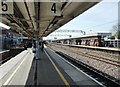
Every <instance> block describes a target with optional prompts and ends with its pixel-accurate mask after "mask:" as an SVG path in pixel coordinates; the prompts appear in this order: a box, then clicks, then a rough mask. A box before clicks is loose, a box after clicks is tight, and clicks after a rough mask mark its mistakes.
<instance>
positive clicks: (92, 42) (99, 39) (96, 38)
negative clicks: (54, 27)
mask: <svg viewBox="0 0 120 87" xmlns="http://www.w3.org/2000/svg"><path fill="white" fill-rule="evenodd" d="M109 35H110V34H109V33H97V34H92V35H84V36H81V37H77V38H68V39H59V40H53V41H52V42H55V43H61V44H74V45H85V46H98V47H105V46H107V47H120V46H119V44H120V40H114V41H113V40H112V41H111V40H109V41H108V40H104V37H106V36H109Z"/></svg>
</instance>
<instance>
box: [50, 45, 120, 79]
mask: <svg viewBox="0 0 120 87" xmlns="http://www.w3.org/2000/svg"><path fill="white" fill-rule="evenodd" d="M48 47H49V48H52V49H53V50H55V51H61V52H63V53H65V54H67V55H69V56H71V57H73V58H75V59H77V60H79V61H81V62H83V63H85V64H87V65H89V66H92V67H94V68H95V69H97V70H100V71H102V72H103V73H106V74H108V75H110V76H112V77H114V78H116V79H120V78H119V69H120V67H118V66H115V65H111V64H108V63H105V62H102V61H99V60H95V59H91V58H88V57H85V56H81V55H79V54H76V53H75V52H84V53H86V54H88V53H89V54H92V55H93V54H94V55H97V56H101V57H105V58H107V59H113V60H116V61H118V55H119V54H118V55H115V54H112V53H106V52H100V51H93V50H87V49H81V48H73V47H69V46H63V45H55V44H54V45H53V44H49V45H48ZM73 51H74V52H73Z"/></svg>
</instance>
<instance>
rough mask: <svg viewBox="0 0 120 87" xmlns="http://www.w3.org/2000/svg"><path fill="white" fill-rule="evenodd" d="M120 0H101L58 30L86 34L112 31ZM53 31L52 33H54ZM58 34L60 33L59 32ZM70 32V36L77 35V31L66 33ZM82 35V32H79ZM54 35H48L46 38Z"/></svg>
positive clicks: (115, 22)
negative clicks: (83, 32)
mask: <svg viewBox="0 0 120 87" xmlns="http://www.w3.org/2000/svg"><path fill="white" fill-rule="evenodd" d="M119 1H120V0H103V1H101V2H100V3H98V4H97V5H95V6H93V7H92V8H90V9H88V10H87V11H85V12H84V13H82V14H81V15H79V16H78V17H76V18H74V19H73V20H71V21H70V22H68V23H67V24H65V25H63V26H62V27H60V28H59V29H58V30H65V29H67V30H74V29H75V30H83V31H85V32H86V34H92V33H98V32H100V33H101V32H103V33H104V32H107V33H109V32H112V29H113V26H115V25H116V24H117V23H118V2H119ZM54 34H55V33H53V35H54ZM59 34H60V33H59ZM67 34H69V35H70V34H72V37H77V36H79V35H80V32H79V33H67ZM62 35H63V36H61V37H60V36H59V37H57V36H55V37H57V38H66V37H67V36H64V35H65V33H62ZM81 35H82V33H81ZM50 38H51V39H53V38H54V37H53V36H52V37H49V36H48V39H50Z"/></svg>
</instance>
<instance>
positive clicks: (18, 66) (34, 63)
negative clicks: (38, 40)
mask: <svg viewBox="0 0 120 87" xmlns="http://www.w3.org/2000/svg"><path fill="white" fill-rule="evenodd" d="M23 55H24V56H23ZM9 61H10V62H9ZM9 61H8V62H6V63H4V65H1V66H0V68H2V69H1V70H3V69H4V72H6V74H3V75H2V77H1V82H2V84H1V85H13V86H14V85H23V86H57V87H58V86H60V87H61V86H63V87H72V86H77V87H79V86H92V87H93V86H95V87H101V84H100V83H99V82H97V81H96V80H94V79H93V78H91V77H90V76H88V75H87V74H85V73H84V72H82V71H80V70H79V69H78V68H76V67H75V66H74V65H72V64H70V63H69V62H68V61H66V60H65V59H63V58H62V57H61V56H59V55H58V54H56V53H55V52H53V51H52V50H50V49H49V48H47V47H45V49H44V51H40V58H39V59H37V60H36V59H35V58H34V56H33V53H32V49H28V50H25V51H23V52H22V53H20V54H18V55H17V56H16V57H15V58H12V59H11V60H9ZM15 61H16V62H15ZM10 65H12V67H11V66H10ZM5 67H6V69H7V70H5ZM10 67H11V68H10ZM4 72H2V73H4ZM2 73H1V74H2Z"/></svg>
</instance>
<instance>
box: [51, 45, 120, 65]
mask: <svg viewBox="0 0 120 87" xmlns="http://www.w3.org/2000/svg"><path fill="white" fill-rule="evenodd" d="M49 48H51V49H53V48H52V47H51V46H49ZM62 49H64V50H67V51H69V52H72V53H75V54H78V55H81V56H84V57H87V58H91V59H95V60H98V61H102V62H105V63H108V64H111V65H115V66H117V67H120V61H119V60H118V61H117V60H112V59H108V58H105V57H100V56H96V55H93V54H88V53H87V52H86V53H84V52H79V51H75V50H72V49H69V50H68V49H66V48H62ZM53 50H54V49H53Z"/></svg>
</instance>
